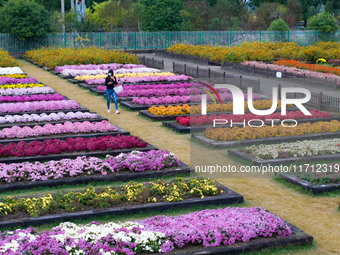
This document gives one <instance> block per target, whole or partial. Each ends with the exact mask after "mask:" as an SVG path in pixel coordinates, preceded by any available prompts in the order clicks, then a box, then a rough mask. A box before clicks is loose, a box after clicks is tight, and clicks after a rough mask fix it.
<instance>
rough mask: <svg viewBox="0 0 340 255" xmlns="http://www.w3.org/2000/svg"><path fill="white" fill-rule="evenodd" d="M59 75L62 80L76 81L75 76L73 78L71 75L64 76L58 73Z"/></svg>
mask: <svg viewBox="0 0 340 255" xmlns="http://www.w3.org/2000/svg"><path fill="white" fill-rule="evenodd" d="M57 75H59V76H60V77H61V78H63V79H74V78H75V76H71V75H63V74H61V73H58V74H57Z"/></svg>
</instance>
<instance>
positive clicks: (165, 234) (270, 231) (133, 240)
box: [0, 207, 292, 255]
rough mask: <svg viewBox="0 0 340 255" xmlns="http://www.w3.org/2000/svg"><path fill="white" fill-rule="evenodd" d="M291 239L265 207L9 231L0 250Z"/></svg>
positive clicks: (101, 250)
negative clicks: (273, 238) (275, 238)
mask: <svg viewBox="0 0 340 255" xmlns="http://www.w3.org/2000/svg"><path fill="white" fill-rule="evenodd" d="M291 234H292V230H291V229H290V227H289V226H287V224H285V222H284V221H283V220H282V219H280V218H279V217H277V216H275V215H274V214H272V213H270V212H267V211H266V210H264V209H262V208H260V207H254V208H228V207H227V208H224V209H216V210H203V211H198V212H193V213H189V214H184V215H180V216H174V217H171V216H162V215H159V216H155V217H152V218H147V219H144V220H140V221H136V222H126V223H120V224H116V223H113V222H110V223H106V224H101V223H98V222H91V224H87V225H76V224H74V223H70V222H65V223H61V224H60V225H59V226H58V227H55V228H53V229H52V230H51V231H42V232H40V233H39V231H37V230H36V229H34V228H28V229H24V230H16V231H13V232H10V231H6V232H4V233H3V234H1V235H0V236H1V239H0V240H1V245H0V250H1V252H7V253H13V254H21V253H23V252H26V253H29V254H34V253H37V252H38V253H39V254H45V253H48V252H51V249H53V251H54V252H55V253H62V254H73V253H89V254H90V253H91V254H98V255H101V254H112V253H115V254H136V253H149V252H151V253H155V252H162V253H167V252H171V251H173V250H177V249H179V248H184V247H186V246H187V245H195V246H201V247H202V248H203V247H218V246H223V245H232V244H234V243H238V242H249V241H251V240H253V239H258V238H261V237H262V238H270V237H275V236H290V235H291ZM41 243H44V245H41ZM52 247H53V248H52Z"/></svg>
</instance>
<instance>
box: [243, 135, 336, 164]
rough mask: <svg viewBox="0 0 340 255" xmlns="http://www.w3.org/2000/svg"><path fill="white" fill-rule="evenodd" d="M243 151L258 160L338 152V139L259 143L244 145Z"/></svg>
mask: <svg viewBox="0 0 340 255" xmlns="http://www.w3.org/2000/svg"><path fill="white" fill-rule="evenodd" d="M243 151H244V152H246V153H247V154H249V155H252V156H253V157H254V158H256V159H258V160H263V159H279V158H290V157H311V156H318V155H328V154H339V153H340V139H339V138H336V139H323V140H315V141H314V140H303V141H298V142H292V143H279V144H270V145H269V144H261V145H253V146H249V147H244V148H243Z"/></svg>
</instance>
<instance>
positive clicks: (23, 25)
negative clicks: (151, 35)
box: [0, 0, 51, 40]
mask: <svg viewBox="0 0 340 255" xmlns="http://www.w3.org/2000/svg"><path fill="white" fill-rule="evenodd" d="M0 16H1V18H2V19H1V27H2V32H4V33H11V34H12V35H13V36H14V37H17V38H19V39H20V40H25V39H33V40H38V39H40V38H42V37H45V36H46V35H47V33H48V32H50V31H51V24H50V19H49V18H50V17H49V13H48V12H47V10H46V9H45V8H44V7H43V6H42V5H41V4H38V3H36V2H35V1H34V0H9V1H8V2H6V3H5V4H4V6H3V8H2V9H1V11H0Z"/></svg>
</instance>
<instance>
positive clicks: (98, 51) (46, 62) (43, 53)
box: [24, 47, 138, 68]
mask: <svg viewBox="0 0 340 255" xmlns="http://www.w3.org/2000/svg"><path fill="white" fill-rule="evenodd" d="M24 57H26V58H28V59H30V60H31V61H33V62H35V63H37V64H39V65H42V66H46V67H48V68H54V67H56V66H63V65H81V64H103V63H120V64H127V63H130V64H138V58H137V56H135V55H133V54H130V53H127V52H124V51H120V50H108V49H103V48H97V47H87V48H53V49H52V48H40V49H37V50H31V51H26V52H25V54H24Z"/></svg>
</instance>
